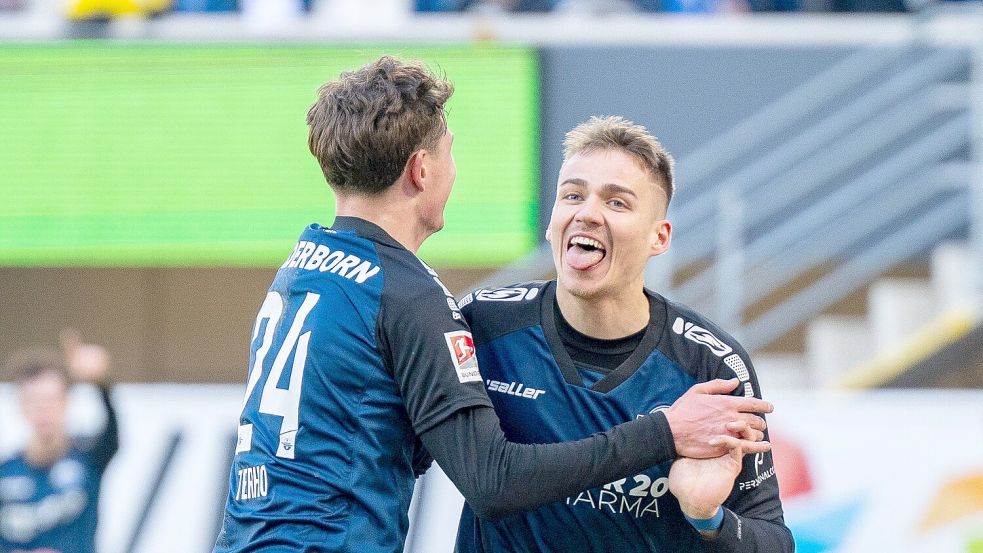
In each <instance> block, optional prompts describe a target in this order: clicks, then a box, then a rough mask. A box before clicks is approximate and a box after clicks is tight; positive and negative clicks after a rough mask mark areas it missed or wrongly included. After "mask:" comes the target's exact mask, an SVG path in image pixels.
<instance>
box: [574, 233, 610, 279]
mask: <svg viewBox="0 0 983 553" xmlns="http://www.w3.org/2000/svg"><path fill="white" fill-rule="evenodd" d="M605 254H607V251H606V250H605V249H604V246H602V245H601V243H600V242H598V241H597V240H594V239H593V238H589V237H587V236H573V237H571V238H570V240H569V241H568V242H567V263H568V264H569V265H570V266H571V267H572V268H574V269H577V270H578V271H583V270H586V269H590V268H591V267H593V266H595V265H597V264H598V263H600V262H601V260H603V259H604V256H605Z"/></svg>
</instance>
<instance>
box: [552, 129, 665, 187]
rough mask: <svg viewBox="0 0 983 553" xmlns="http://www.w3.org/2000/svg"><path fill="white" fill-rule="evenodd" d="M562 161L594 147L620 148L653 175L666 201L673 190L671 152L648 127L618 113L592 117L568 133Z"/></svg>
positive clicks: (593, 149) (598, 148)
mask: <svg viewBox="0 0 983 553" xmlns="http://www.w3.org/2000/svg"><path fill="white" fill-rule="evenodd" d="M563 147H564V151H563V161H564V162H566V161H567V160H569V159H570V158H571V157H573V156H575V155H577V154H581V153H590V152H594V151H597V150H621V151H623V152H625V153H626V154H628V155H630V156H631V157H633V158H635V160H636V161H638V163H639V164H640V165H641V166H642V168H644V169H645V170H647V171H648V172H650V173H651V174H652V176H654V177H655V178H656V180H657V181H658V183H659V186H661V187H662V189H663V191H665V193H666V205H669V200H671V199H672V193H673V192H674V191H675V183H674V181H673V165H674V163H675V161H673V159H672V155H670V154H669V152H667V151H666V149H665V148H664V147H663V146H662V143H660V142H659V140H658V139H657V138H655V137H654V136H652V135H651V134H649V132H648V130H647V129H646V128H645V127H643V126H641V125H636V124H635V123H633V122H631V121H629V120H627V119H625V118H624V117H619V116H606V117H596V116H595V117H591V118H590V119H589V120H588V121H585V122H583V123H581V124H579V125H577V126H576V127H574V129H573V130H571V131H570V132H568V133H567V135H566V138H565V139H564V141H563Z"/></svg>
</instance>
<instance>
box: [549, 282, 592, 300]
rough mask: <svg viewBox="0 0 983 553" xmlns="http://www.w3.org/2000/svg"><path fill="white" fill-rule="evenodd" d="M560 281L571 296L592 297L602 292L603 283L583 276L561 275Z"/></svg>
mask: <svg viewBox="0 0 983 553" xmlns="http://www.w3.org/2000/svg"><path fill="white" fill-rule="evenodd" d="M558 282H559V284H560V286H562V287H563V289H564V290H566V291H567V292H568V293H569V294H570V295H571V296H575V297H577V298H580V299H590V298H592V297H595V296H597V295H598V294H599V293H600V292H601V285H600V284H599V283H596V282H591V281H589V280H585V279H581V278H571V277H566V278H563V277H559V279H558Z"/></svg>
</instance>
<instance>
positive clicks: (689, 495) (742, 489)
mask: <svg viewBox="0 0 983 553" xmlns="http://www.w3.org/2000/svg"><path fill="white" fill-rule="evenodd" d="M738 354H739V355H740V356H741V358H742V362H743V365H741V364H736V363H734V362H733V361H732V364H734V365H735V366H737V367H738V369H737V371H736V372H737V373H738V377H739V378H740V379H741V382H742V388H744V389H745V390H746V392H745V393H747V391H750V392H751V393H753V395H755V396H757V397H760V388H759V386H758V381H757V376H756V375H755V373H754V368H753V367H752V366H751V363H750V360H749V358H748V356H747V353H746V352H744V351H743V350H740V348H738ZM732 370H733V367H730V366H727V365H724V366H722V367H721V371H722V372H723V373H724V374H721V375H720V376H727V374H726V373H727V372H729V371H732ZM744 383H747V384H749V385H750V388H748V387H745V386H743V384H744ZM764 438H765V440H767V439H768V431H767V429H765V430H764ZM743 453H744V452H743V451H741V449H740V448H736V449H734V450H732V451H731V452H730V453H729V454H728V455H724V456H721V457H718V458H715V459H700V460H695V459H679V460H677V461H676V462H675V463H673V466H672V470H671V471H670V475H669V487H670V490H671V491H672V493H673V495H674V496H676V498H677V500H678V501H679V503H680V507H681V508H682V510H683V514H684V515H686V517H687V518H688V519H689V520H690V524H691V526H693V530H692V531H699V532H700V534H701V535H702V536H703V537H704V539H705V542H704V543H705V546H706V549H707V550H709V551H714V552H718V551H719V552H745V553H751V552H762V553H764V552H767V553H772V552H776V553H784V552H791V551H793V550H794V543H793V541H792V533H791V531H790V530H789V529H788V527H787V526H785V521H784V518H783V513H782V504H781V500H780V499H779V494H778V480H777V478H776V477H775V470H774V463H773V461H772V453H771V452H770V451H768V452H764V453H757V454H749V455H744V454H743Z"/></svg>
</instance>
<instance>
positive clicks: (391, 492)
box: [215, 217, 489, 553]
mask: <svg viewBox="0 0 983 553" xmlns="http://www.w3.org/2000/svg"><path fill="white" fill-rule="evenodd" d="M471 344H472V341H471V335H470V332H469V331H468V327H467V325H466V323H465V322H464V320H463V317H462V315H461V313H460V311H459V310H458V307H457V305H456V303H455V302H454V300H453V298H452V297H451V295H450V292H448V291H447V289H446V288H445V287H444V286H443V284H441V283H440V280H439V278H437V275H436V273H434V272H433V271H432V270H431V269H430V268H429V267H427V266H426V265H425V264H424V263H423V262H422V261H421V260H420V259H419V258H417V257H416V256H415V255H414V254H412V253H411V252H409V251H408V250H406V249H405V248H403V247H402V246H400V245H399V244H398V243H397V242H396V241H395V240H394V239H392V238H391V237H390V236H389V235H388V234H386V233H385V232H384V231H383V230H382V229H381V228H379V227H377V226H375V225H373V224H371V223H369V222H367V221H363V220H361V219H355V218H347V217H339V218H338V219H337V220H336V222H335V225H334V226H333V227H332V228H324V227H321V226H319V225H311V226H310V227H308V228H307V229H306V230H305V231H304V233H303V234H302V235H301V237H300V240H299V241H298V243H297V245H296V246H295V248H294V250H293V252H292V253H291V254H290V256H289V257H288V258H287V260H286V262H285V263H284V264H283V266H282V267H281V268H280V269H279V271H278V272H277V275H276V278H275V280H274V281H273V285H272V286H271V287H270V290H269V292H268V294H267V296H266V299H265V301H264V302H263V304H262V306H261V307H260V310H259V314H258V316H257V318H256V322H255V325H254V327H253V332H252V344H251V350H250V351H251V353H250V361H249V364H250V368H249V373H248V380H247V383H246V391H245V398H244V400H243V409H242V415H241V418H240V421H239V430H238V442H237V446H236V453H235V458H234V460H233V464H232V471H231V475H230V486H229V496H228V499H227V505H226V515H225V520H224V523H223V528H222V531H221V533H220V535H219V537H218V540H217V543H216V547H215V551H216V552H221V553H225V552H245V551H249V552H253V551H271V552H272V551H283V552H287V551H289V552H292V553H296V552H301V551H312V552H313V551H332V552H335V551H358V552H360V553H372V552H396V551H402V548H403V541H404V540H405V536H406V532H407V529H408V517H407V512H408V509H409V504H410V498H411V496H412V492H413V483H414V477H415V475H416V474H418V473H420V472H421V471H422V470H423V468H424V466H425V465H427V464H428V463H429V458H427V456H426V455H423V454H421V449H420V447H419V443H418V440H417V438H416V436H417V434H420V433H423V432H425V431H427V430H428V429H430V428H432V427H433V426H434V425H436V424H438V423H439V422H441V421H442V420H443V419H444V418H446V417H447V416H449V415H451V414H452V413H454V412H455V411H456V410H458V409H461V408H465V407H470V406H476V405H485V406H487V405H489V400H488V398H487V395H486V394H485V393H484V391H483V390H482V388H481V377H480V375H479V374H478V371H477V364H476V361H475V359H474V350H473V347H472V345H471Z"/></svg>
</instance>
